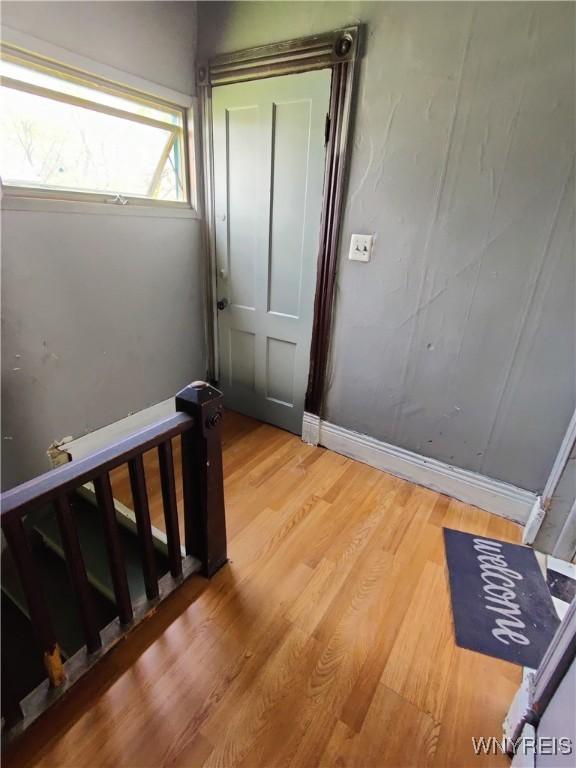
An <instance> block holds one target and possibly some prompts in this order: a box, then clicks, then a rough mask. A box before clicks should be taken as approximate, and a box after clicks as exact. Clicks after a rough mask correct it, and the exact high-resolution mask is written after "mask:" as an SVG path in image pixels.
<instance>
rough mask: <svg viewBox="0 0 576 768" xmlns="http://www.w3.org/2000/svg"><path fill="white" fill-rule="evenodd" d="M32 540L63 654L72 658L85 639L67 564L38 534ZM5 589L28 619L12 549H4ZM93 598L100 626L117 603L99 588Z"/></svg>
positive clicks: (102, 625) (36, 562) (35, 560)
mask: <svg viewBox="0 0 576 768" xmlns="http://www.w3.org/2000/svg"><path fill="white" fill-rule="evenodd" d="M30 541H31V544H32V547H33V551H34V562H35V564H36V567H37V568H38V571H39V576H40V580H41V583H42V588H43V590H44V594H45V597H46V602H47V604H48V609H49V611H50V615H51V617H52V621H53V624H54V632H55V634H56V638H57V640H58V643H59V645H60V648H61V650H62V654H63V656H64V657H65V658H69V657H70V656H72V655H73V654H74V653H76V651H78V650H79V649H80V648H82V646H83V645H84V644H85V641H84V634H83V631H82V625H81V623H80V619H79V617H78V610H77V606H76V596H75V594H74V591H73V589H72V584H71V583H70V579H69V577H68V571H67V568H66V564H65V562H64V561H63V560H62V558H61V557H59V556H58V555H57V554H56V553H55V552H54V551H52V550H51V549H50V548H48V547H46V546H45V545H44V543H43V542H42V540H41V539H40V537H39V536H38V535H36V536H34V535H32V536H31V537H30ZM2 591H3V592H4V594H5V595H6V596H7V597H9V598H10V599H11V600H12V602H13V603H14V604H15V605H16V606H17V607H18V608H19V609H20V611H21V613H22V614H23V615H24V616H25V617H26V618H27V619H29V614H28V606H27V603H26V598H25V596H24V592H23V590H22V586H21V584H20V578H19V576H18V573H17V571H16V566H15V564H14V560H13V559H12V555H11V554H10V551H9V550H5V551H4V552H3V553H2ZM93 598H94V610H95V614H96V621H97V623H98V626H99V628H102V627H105V626H106V625H107V624H108V623H110V622H111V621H112V620H113V619H114V617H115V616H116V613H117V612H116V606H115V605H114V603H113V602H112V601H110V600H109V599H107V598H106V597H104V596H103V595H101V594H99V593H97V592H96V590H93ZM36 653H38V651H36Z"/></svg>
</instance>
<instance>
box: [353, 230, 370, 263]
mask: <svg viewBox="0 0 576 768" xmlns="http://www.w3.org/2000/svg"><path fill="white" fill-rule="evenodd" d="M373 241H374V235H352V239H351V240H350V253H349V254H348V258H349V259H350V261H370V258H371V256H372V243H373Z"/></svg>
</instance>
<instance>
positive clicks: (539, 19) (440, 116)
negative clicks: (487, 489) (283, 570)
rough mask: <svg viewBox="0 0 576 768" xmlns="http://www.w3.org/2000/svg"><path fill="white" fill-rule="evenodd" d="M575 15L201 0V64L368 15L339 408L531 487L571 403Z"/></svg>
mask: <svg viewBox="0 0 576 768" xmlns="http://www.w3.org/2000/svg"><path fill="white" fill-rule="evenodd" d="M574 11H575V9H574V5H573V4H568V3H553V2H552V3H516V2H514V3H504V2H502V3H477V4H476V3H464V2H462V3H446V4H444V3H354V2H338V3H335V2H317V3H266V2H265V3H252V2H244V3H237V4H230V3H205V2H202V3H199V28H200V30H201V35H200V38H199V44H200V46H201V48H200V53H201V54H202V55H206V54H211V53H212V54H213V53H216V52H224V51H231V50H234V49H239V48H243V47H248V46H253V45H259V44H263V43H269V42H273V41H275V40H282V39H288V38H290V37H297V36H300V35H306V34H311V33H314V32H321V31H326V30H329V29H332V28H335V27H337V26H339V25H343V24H348V23H356V22H363V23H366V25H367V32H368V35H367V40H366V51H365V57H364V59H363V61H362V65H361V71H360V82H359V98H358V107H357V114H356V120H355V138H354V149H353V157H352V163H351V173H350V183H349V191H348V196H347V202H346V214H345V220H344V226H343V238H342V247H341V253H340V268H339V275H338V286H337V307H336V322H335V331H334V338H333V344H332V357H333V361H332V370H331V376H330V386H329V390H328V393H327V402H326V409H325V414H324V415H325V417H326V418H327V419H329V420H330V421H332V422H334V423H336V424H339V425H342V426H344V427H348V428H350V429H354V430H357V431H358V432H362V433H366V434H369V435H372V436H374V437H376V438H379V439H382V440H385V441H387V442H390V443H393V444H395V445H400V446H403V447H404V448H408V449H410V450H413V451H416V452H418V453H422V454H424V455H427V456H432V457H434V458H437V459H440V460H442V461H446V462H449V463H454V464H456V465H458V466H460V467H464V468H466V469H471V470H474V471H477V472H481V473H483V474H486V475H489V476H491V477H495V478H498V479H501V480H504V481H507V482H510V483H513V484H515V485H518V486H520V487H523V488H526V489H529V490H541V489H542V487H543V485H544V483H545V481H546V478H547V476H548V473H549V470H550V468H551V465H552V463H553V460H554V457H555V454H556V452H557V450H558V448H559V446H560V442H561V440H562V437H563V435H564V432H565V430H566V427H567V424H568V421H569V419H570V416H571V414H572V411H573V408H574V402H575V387H576V384H575V358H574V355H575V331H574V328H575V324H574V318H575V258H574V167H573V161H574V94H575V90H576V88H575V80H574V56H575V44H574ZM352 232H361V233H362V232H373V233H375V235H376V241H375V253H374V258H373V261H372V263H370V264H367V265H366V264H360V263H357V262H349V261H347V259H346V253H347V249H348V244H349V240H350V235H351V233H352Z"/></svg>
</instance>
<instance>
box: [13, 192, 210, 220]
mask: <svg viewBox="0 0 576 768" xmlns="http://www.w3.org/2000/svg"><path fill="white" fill-rule="evenodd" d="M1 200H2V203H1V207H2V210H3V211H33V212H39V213H65V214H70V213H81V214H88V213H89V214H91V215H101V216H138V217H140V218H148V217H150V216H152V217H154V218H156V219H201V218H202V217H201V216H200V214H199V213H198V211H196V210H195V209H194V208H192V207H190V208H177V207H174V208H171V207H170V206H163V205H157V206H155V205H153V204H151V205H130V204H128V205H112V204H110V203H94V202H84V201H83V200H78V201H73V200H55V199H52V198H49V197H24V196H23V195H14V196H12V195H10V194H6V192H3V193H2V198H1Z"/></svg>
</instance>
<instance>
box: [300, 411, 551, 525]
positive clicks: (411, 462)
mask: <svg viewBox="0 0 576 768" xmlns="http://www.w3.org/2000/svg"><path fill="white" fill-rule="evenodd" d="M315 420H316V421H315ZM302 439H305V440H306V442H310V443H311V444H313V445H323V446H324V447H325V448H330V450H332V451H335V452H336V453H341V454H343V455H344V456H349V457H350V458H352V459H356V460H357V461H362V462H363V463H364V464H369V465H370V466H372V467H376V469H381V470H383V471H384V472H390V473H391V474H393V475H397V476H398V477H402V478H404V479H406V480H410V481H411V482H413V483H416V484H418V485H423V486H425V487H426V488H431V489H432V490H434V491H438V492H440V493H444V494H446V495H447V496H452V497H453V498H455V499H459V500H460V501H464V502H466V503H468V504H473V505H474V506H476V507H480V508H481V509H485V510H487V511H488V512H493V513H494V514H496V515H500V516H501V517H506V518H508V519H509V520H514V521H515V522H517V523H521V524H522V525H524V524H525V523H526V521H527V520H528V518H529V515H530V512H531V510H532V508H533V507H534V504H535V502H536V499H537V497H536V494H534V493H531V492H530V491H525V490H523V489H522V488H516V486H514V485H509V484H508V483H503V482H501V481H500V480H494V479H493V478H491V477H486V476H484V475H478V474H476V473H475V472H470V471H469V470H466V469H460V468H459V467H454V466H452V465H450V464H445V463H444V462H442V461H438V460H437V459H430V458H427V457H425V456H420V455H419V454H417V453H412V451H407V450H405V449H404V448H399V447H397V446H395V445H390V444H389V443H384V442H382V441H381V440H376V439H375V438H373V437H368V436H367V435H361V434H359V433H358V432H353V431H352V430H350V429H345V428H344V427H338V426H336V425H335V424H330V423H329V422H327V421H321V420H320V419H318V417H317V416H314V415H313V414H309V413H305V414H304V420H303V429H302Z"/></svg>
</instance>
